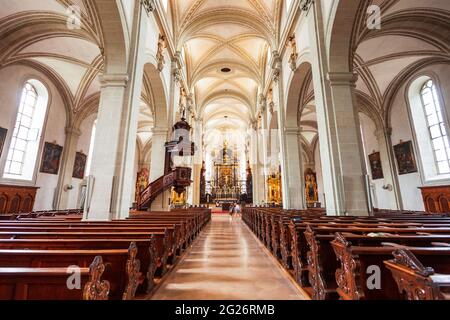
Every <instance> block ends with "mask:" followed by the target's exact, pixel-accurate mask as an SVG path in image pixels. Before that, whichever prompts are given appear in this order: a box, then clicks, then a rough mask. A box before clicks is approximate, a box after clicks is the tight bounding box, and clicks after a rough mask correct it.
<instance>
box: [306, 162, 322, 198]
mask: <svg viewBox="0 0 450 320" xmlns="http://www.w3.org/2000/svg"><path fill="white" fill-rule="evenodd" d="M305 192H306V203H307V204H308V205H312V204H314V203H317V202H318V201H319V195H318V190H317V182H316V174H315V173H314V172H313V171H312V170H307V172H306V173H305Z"/></svg>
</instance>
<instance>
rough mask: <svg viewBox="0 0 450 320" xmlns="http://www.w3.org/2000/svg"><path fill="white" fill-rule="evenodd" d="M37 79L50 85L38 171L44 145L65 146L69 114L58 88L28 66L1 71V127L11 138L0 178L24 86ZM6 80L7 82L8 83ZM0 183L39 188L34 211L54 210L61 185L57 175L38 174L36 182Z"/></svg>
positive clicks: (1, 165) (2, 161)
mask: <svg viewBox="0 0 450 320" xmlns="http://www.w3.org/2000/svg"><path fill="white" fill-rule="evenodd" d="M33 78H34V79H37V80H40V81H41V82H43V83H44V84H45V85H47V88H48V90H49V96H50V99H49V103H50V104H49V106H48V108H47V115H48V116H47V119H46V123H45V124H44V131H43V139H42V141H41V142H42V143H41V148H40V151H39V153H38V157H37V162H36V164H37V166H36V170H37V172H38V171H39V167H40V164H41V158H42V157H41V155H42V146H43V144H44V142H52V143H53V142H56V143H57V144H59V145H61V146H64V141H65V133H64V128H65V126H66V111H65V108H64V103H63V100H62V98H61V96H60V94H59V93H58V90H57V89H56V87H55V86H54V85H53V84H52V82H51V81H50V80H49V79H48V78H47V77H46V76H45V75H44V74H42V73H41V72H38V71H36V70H35V69H33V68H31V67H28V66H9V67H5V68H3V69H1V70H0V79H2V81H0V114H1V117H0V126H1V127H3V128H6V129H8V136H7V140H6V142H5V146H4V147H3V152H2V156H1V161H0V176H3V170H4V166H5V161H6V157H7V153H8V148H9V143H10V141H11V136H12V133H13V130H14V124H15V121H16V116H17V110H18V107H19V103H20V97H21V91H22V88H21V86H22V85H23V84H24V83H25V81H26V80H28V79H33ZM6 79H7V81H5V80H6ZM0 182H1V183H5V184H11V183H14V184H22V185H24V184H25V185H35V186H37V187H39V188H40V189H39V190H38V191H37V195H36V201H35V206H34V209H35V210H50V209H52V207H53V199H54V194H55V189H56V185H57V183H58V176H57V175H52V174H43V173H38V174H37V178H36V180H35V181H32V182H21V181H10V180H5V179H2V178H0Z"/></svg>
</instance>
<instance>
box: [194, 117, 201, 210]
mask: <svg viewBox="0 0 450 320" xmlns="http://www.w3.org/2000/svg"><path fill="white" fill-rule="evenodd" d="M202 136H203V119H201V118H195V122H194V139H193V140H194V143H195V147H196V149H197V150H196V151H195V155H194V164H193V171H192V176H193V184H192V188H193V199H192V204H193V205H197V206H198V205H200V177H201V172H202V164H203V152H202V151H203V150H202V144H203V141H202V140H203V139H202Z"/></svg>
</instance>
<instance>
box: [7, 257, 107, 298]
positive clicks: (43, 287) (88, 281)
mask: <svg viewBox="0 0 450 320" xmlns="http://www.w3.org/2000/svg"><path fill="white" fill-rule="evenodd" d="M104 270H105V265H104V264H103V260H102V257H100V256H97V257H95V258H94V261H93V262H92V263H91V265H90V267H89V268H81V269H80V270H79V271H80V282H81V283H80V284H81V286H80V289H73V290H70V289H69V287H68V286H67V280H68V274H67V269H66V268H14V267H12V268H3V267H2V268H0V300H107V299H108V296H109V290H110V284H109V282H108V281H106V280H102V275H103V272H104Z"/></svg>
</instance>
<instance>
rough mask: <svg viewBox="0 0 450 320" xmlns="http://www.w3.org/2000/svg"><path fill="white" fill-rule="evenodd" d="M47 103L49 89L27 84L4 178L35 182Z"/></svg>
mask: <svg viewBox="0 0 450 320" xmlns="http://www.w3.org/2000/svg"><path fill="white" fill-rule="evenodd" d="M47 103H48V92H47V89H46V88H45V86H44V85H43V84H42V83H41V82H39V81H37V80H29V81H27V82H26V83H25V85H24V87H23V89H22V95H21V98H20V105H19V110H18V111H17V117H16V123H15V125H14V131H13V135H12V138H11V143H10V145H9V151H8V156H7V159H6V164H5V168H4V172H3V177H4V178H9V179H20V180H32V178H33V174H34V169H35V166H36V158H37V153H38V150H39V144H40V137H41V133H42V127H43V124H44V119H45V115H46V111H47Z"/></svg>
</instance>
